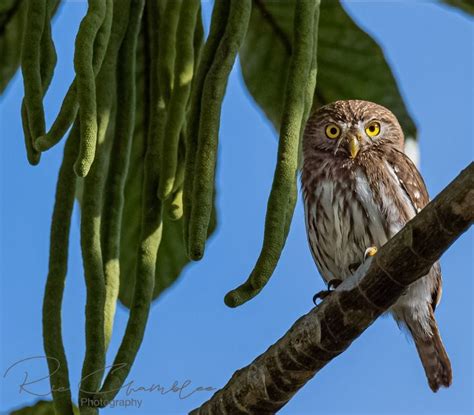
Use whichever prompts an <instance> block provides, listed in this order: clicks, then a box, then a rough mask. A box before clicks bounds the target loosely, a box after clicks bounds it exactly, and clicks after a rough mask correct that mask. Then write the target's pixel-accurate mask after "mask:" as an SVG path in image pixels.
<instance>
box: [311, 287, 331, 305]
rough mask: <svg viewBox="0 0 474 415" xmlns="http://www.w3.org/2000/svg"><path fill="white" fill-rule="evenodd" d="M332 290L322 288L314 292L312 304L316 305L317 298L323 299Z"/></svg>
mask: <svg viewBox="0 0 474 415" xmlns="http://www.w3.org/2000/svg"><path fill="white" fill-rule="evenodd" d="M331 293H332V291H330V290H322V291H319V292H317V293H316V294H314V295H313V304H314V305H316V306H317V305H318V303H317V300H321V301H322V300H324V299H325V298H326V297H327V296H328V295H329V294H331Z"/></svg>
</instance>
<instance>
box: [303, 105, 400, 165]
mask: <svg viewBox="0 0 474 415" xmlns="http://www.w3.org/2000/svg"><path fill="white" fill-rule="evenodd" d="M403 141H404V138H403V131H402V129H401V127H400V124H399V123H398V120H397V118H396V117H395V115H393V113H392V112H391V111H389V110H388V109H387V108H385V107H382V106H381V105H378V104H374V103H373V102H368V101H360V100H347V101H335V102H333V103H331V104H328V105H325V106H324V107H321V108H319V109H318V110H317V111H316V112H314V113H313V114H312V115H311V117H310V118H309V119H308V122H307V124H306V128H305V133H304V137H303V153H304V155H305V156H306V155H309V154H311V153H312V152H313V151H320V152H328V153H330V152H332V153H333V155H334V156H336V157H338V158H339V157H342V158H348V159H357V157H360V155H361V154H362V153H365V152H370V151H374V150H375V149H381V148H384V147H385V146H392V147H395V148H397V149H398V150H400V151H403Z"/></svg>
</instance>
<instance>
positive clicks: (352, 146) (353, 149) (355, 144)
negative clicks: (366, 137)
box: [347, 135, 360, 159]
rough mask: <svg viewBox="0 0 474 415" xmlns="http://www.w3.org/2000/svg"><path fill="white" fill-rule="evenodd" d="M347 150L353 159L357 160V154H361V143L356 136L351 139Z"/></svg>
mask: <svg viewBox="0 0 474 415" xmlns="http://www.w3.org/2000/svg"><path fill="white" fill-rule="evenodd" d="M347 149H348V150H349V154H350V155H351V158H352V159H355V158H356V156H357V153H359V150H360V143H359V140H358V139H357V137H356V136H355V135H353V136H351V137H350V138H349V141H348V144H347Z"/></svg>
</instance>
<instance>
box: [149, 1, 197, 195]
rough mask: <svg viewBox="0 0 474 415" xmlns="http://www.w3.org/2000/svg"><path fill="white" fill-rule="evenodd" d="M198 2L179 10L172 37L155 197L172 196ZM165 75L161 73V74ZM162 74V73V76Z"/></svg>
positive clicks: (192, 59)
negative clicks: (170, 82)
mask: <svg viewBox="0 0 474 415" xmlns="http://www.w3.org/2000/svg"><path fill="white" fill-rule="evenodd" d="M200 5H201V2H200V0H188V1H187V2H186V4H183V6H182V7H181V9H180V16H179V23H178V27H177V37H176V58H175V70H174V78H173V80H174V82H173V92H172V95H171V99H170V103H169V109H168V111H167V118H166V125H165V131H164V139H163V141H162V143H163V144H162V154H163V157H162V160H161V170H160V185H159V189H158V196H159V197H160V198H162V199H166V198H168V196H170V195H171V193H172V192H173V188H174V184H175V179H176V170H177V164H178V144H179V137H180V131H181V128H182V127H183V123H184V119H185V113H186V104H187V102H188V97H189V91H190V89H191V81H192V79H193V70H194V53H193V51H194V47H193V38H194V27H195V25H196V17H197V13H198V11H199V8H200ZM164 72H165V71H164ZM165 73H166V72H165Z"/></svg>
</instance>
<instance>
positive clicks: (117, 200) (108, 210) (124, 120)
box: [102, 7, 142, 348]
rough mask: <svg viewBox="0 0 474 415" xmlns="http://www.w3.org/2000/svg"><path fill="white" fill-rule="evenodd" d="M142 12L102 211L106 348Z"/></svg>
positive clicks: (129, 38)
mask: <svg viewBox="0 0 474 415" xmlns="http://www.w3.org/2000/svg"><path fill="white" fill-rule="evenodd" d="M141 14H142V10H141V8H139V7H133V8H132V11H131V13H130V19H129V23H128V28H127V33H126V35H125V39H124V41H123V43H122V46H121V48H120V52H119V56H118V61H119V62H121V64H120V65H119V66H118V68H117V115H116V127H115V135H114V139H113V142H112V148H111V152H110V154H111V155H112V157H111V158H110V161H109V163H110V164H109V171H108V177H107V182H106V186H105V195H104V207H103V212H102V230H103V235H102V240H103V248H102V251H103V260H104V275H105V288H106V298H105V346H106V348H107V347H108V344H109V342H110V337H111V335H112V327H113V321H114V316H115V308H116V303H117V297H118V293H119V284H120V263H119V256H120V232H121V224H122V212H123V205H124V188H125V181H126V177H127V172H128V165H129V159H130V151H131V145H132V136H133V128H134V125H135V104H136V96H135V95H136V91H135V68H136V60H135V56H136V50H137V38H138V32H139V30H140V19H141Z"/></svg>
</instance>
